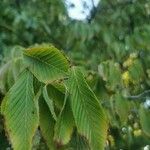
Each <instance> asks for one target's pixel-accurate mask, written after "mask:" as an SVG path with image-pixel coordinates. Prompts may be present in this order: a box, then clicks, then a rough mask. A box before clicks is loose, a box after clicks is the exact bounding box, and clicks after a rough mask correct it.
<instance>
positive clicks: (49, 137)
mask: <svg viewBox="0 0 150 150" xmlns="http://www.w3.org/2000/svg"><path fill="white" fill-rule="evenodd" d="M39 112H40V114H39V115H40V130H41V133H42V136H43V138H44V139H45V141H46V144H47V146H48V147H49V149H50V150H54V149H55V148H54V147H55V146H54V142H53V137H54V125H55V120H54V119H53V117H52V115H51V112H50V111H49V108H48V106H47V104H46V102H45V101H44V99H43V98H41V99H40V100H39Z"/></svg>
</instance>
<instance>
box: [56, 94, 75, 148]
mask: <svg viewBox="0 0 150 150" xmlns="http://www.w3.org/2000/svg"><path fill="white" fill-rule="evenodd" d="M68 100H69V99H68V96H67V93H66V96H65V100H64V106H63V108H62V111H61V112H60V115H59V117H58V120H57V122H56V126H55V136H54V139H55V141H56V143H57V144H58V145H59V146H60V145H66V144H67V143H68V142H69V141H70V139H71V135H72V132H73V127H74V119H73V114H72V111H71V108H70V104H69V101H68Z"/></svg>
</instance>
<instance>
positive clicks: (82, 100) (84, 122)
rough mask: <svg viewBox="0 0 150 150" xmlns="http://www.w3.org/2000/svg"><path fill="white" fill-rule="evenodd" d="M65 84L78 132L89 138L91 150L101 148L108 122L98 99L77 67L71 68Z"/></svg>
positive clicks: (104, 140) (101, 149) (99, 149)
mask: <svg viewBox="0 0 150 150" xmlns="http://www.w3.org/2000/svg"><path fill="white" fill-rule="evenodd" d="M67 84H68V87H69V88H68V89H69V92H70V99H71V107H72V111H73V115H74V118H75V123H76V125H77V129H78V131H79V133H80V134H82V135H83V136H85V137H86V138H87V139H88V140H89V143H90V146H91V149H92V150H103V149H104V147H105V142H106V136H107V128H108V122H107V120H106V116H105V114H104V111H103V109H102V107H101V105H100V103H99V101H98V99H97V98H96V96H95V94H94V93H93V91H92V90H91V89H90V87H89V85H88V84H87V82H86V80H85V78H84V76H83V74H82V73H81V71H80V69H78V68H75V67H73V68H72V70H71V72H70V78H69V81H68V82H67Z"/></svg>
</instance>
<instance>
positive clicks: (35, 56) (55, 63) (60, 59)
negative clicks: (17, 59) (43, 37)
mask: <svg viewBox="0 0 150 150" xmlns="http://www.w3.org/2000/svg"><path fill="white" fill-rule="evenodd" d="M24 59H25V61H26V63H27V64H28V66H29V69H30V71H31V72H32V73H33V74H34V75H35V77H36V78H37V79H38V80H39V81H41V82H44V83H50V82H52V81H54V80H58V79H61V78H63V77H64V76H65V75H67V71H68V68H69V63H68V60H67V59H66V57H65V56H64V55H63V54H62V53H61V52H60V51H59V50H58V49H56V48H55V47H54V46H52V45H46V44H43V45H40V46H35V47H31V48H29V49H27V50H25V51H24Z"/></svg>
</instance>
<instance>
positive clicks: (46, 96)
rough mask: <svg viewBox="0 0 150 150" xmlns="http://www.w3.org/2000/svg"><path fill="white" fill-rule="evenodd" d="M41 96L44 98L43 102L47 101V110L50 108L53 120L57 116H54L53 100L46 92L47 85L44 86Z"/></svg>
mask: <svg viewBox="0 0 150 150" xmlns="http://www.w3.org/2000/svg"><path fill="white" fill-rule="evenodd" d="M43 97H44V100H45V102H46V103H47V105H48V107H49V110H50V112H51V114H52V116H53V118H54V119H55V120H57V116H56V113H55V110H54V104H53V100H52V99H51V98H49V95H48V93H47V86H44V88H43Z"/></svg>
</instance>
